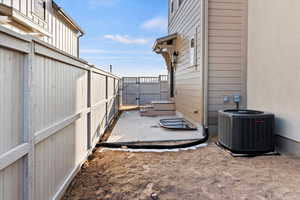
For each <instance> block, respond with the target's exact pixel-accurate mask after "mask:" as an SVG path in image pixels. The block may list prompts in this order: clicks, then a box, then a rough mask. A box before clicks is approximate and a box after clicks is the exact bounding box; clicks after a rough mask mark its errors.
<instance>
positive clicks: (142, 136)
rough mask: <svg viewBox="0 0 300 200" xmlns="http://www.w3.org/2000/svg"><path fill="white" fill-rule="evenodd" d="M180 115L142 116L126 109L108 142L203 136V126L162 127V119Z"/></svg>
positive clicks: (137, 112) (159, 140)
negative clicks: (189, 128) (190, 128)
mask: <svg viewBox="0 0 300 200" xmlns="http://www.w3.org/2000/svg"><path fill="white" fill-rule="evenodd" d="M166 118H178V116H170V117H168V116H167V117H166V116H161V117H141V116H140V113H139V111H124V112H123V113H122V114H121V116H120V118H119V120H118V122H117V124H116V126H115V127H114V129H113V130H112V133H111V136H110V137H109V139H108V141H107V142H114V143H122V142H169V141H185V140H186V141H187V140H197V139H201V138H203V133H202V128H199V129H198V130H196V131H173V130H168V129H164V128H161V127H160V126H159V120H160V119H166Z"/></svg>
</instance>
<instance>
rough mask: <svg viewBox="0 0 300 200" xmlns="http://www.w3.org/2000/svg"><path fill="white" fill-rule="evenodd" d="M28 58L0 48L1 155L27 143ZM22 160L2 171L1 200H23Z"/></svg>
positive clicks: (0, 182) (0, 183) (0, 177)
mask: <svg viewBox="0 0 300 200" xmlns="http://www.w3.org/2000/svg"><path fill="white" fill-rule="evenodd" d="M24 61H25V59H24V55H23V54H21V53H19V52H16V51H12V50H9V49H5V48H2V47H0V94H1V95H0V155H2V154H4V153H6V152H8V151H9V150H11V149H13V148H15V147H17V146H18V145H19V144H21V143H22V141H23V126H22V118H23V117H22V115H23V111H22V110H23V107H22V104H23V101H22V98H23V96H22V95H23V62H24ZM22 163H23V160H22V159H20V160H18V161H17V162H15V163H14V164H12V165H10V166H8V167H7V168H5V169H3V170H0V200H15V199H22V180H23V172H22V166H23V165H22Z"/></svg>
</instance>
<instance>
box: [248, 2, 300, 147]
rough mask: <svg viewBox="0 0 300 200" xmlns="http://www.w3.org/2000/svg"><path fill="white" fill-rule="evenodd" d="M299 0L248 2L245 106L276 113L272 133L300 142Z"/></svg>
mask: <svg viewBox="0 0 300 200" xmlns="http://www.w3.org/2000/svg"><path fill="white" fill-rule="evenodd" d="M299 8H300V1H299V0H251V1H249V40H248V107H249V108H254V109H260V110H266V111H270V112H273V113H275V114H276V117H277V118H276V133H277V134H279V135H282V136H284V137H287V138H290V139H293V140H296V141H300V114H299V113H300V54H299V52H300V26H299V19H300V12H299Z"/></svg>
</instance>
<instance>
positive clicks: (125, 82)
mask: <svg viewBox="0 0 300 200" xmlns="http://www.w3.org/2000/svg"><path fill="white" fill-rule="evenodd" d="M120 93H121V96H122V98H121V99H122V105H146V104H150V103H151V101H165V100H169V97H170V94H169V82H168V76H167V75H160V76H158V77H123V78H122V80H121V92H120Z"/></svg>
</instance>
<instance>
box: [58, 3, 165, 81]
mask: <svg viewBox="0 0 300 200" xmlns="http://www.w3.org/2000/svg"><path fill="white" fill-rule="evenodd" d="M56 2H57V3H58V4H59V5H60V6H61V7H63V8H64V10H65V11H67V12H68V14H69V15H70V16H72V18H73V19H74V20H75V21H76V22H77V23H78V24H79V25H80V26H81V28H83V29H84V31H85V32H86V35H84V36H83V38H81V42H80V52H81V53H80V54H81V55H80V56H81V58H83V59H85V60H87V61H88V62H89V63H91V64H95V65H96V66H98V67H99V68H101V69H104V70H109V65H110V64H111V65H113V73H114V74H117V75H119V76H157V75H159V74H166V73H167V71H166V67H165V63H164V60H163V58H162V57H161V56H160V55H156V54H155V53H154V52H152V46H153V44H154V41H155V39H156V38H159V37H162V36H165V35H166V34H167V0H150V1H148V0H56Z"/></svg>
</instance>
